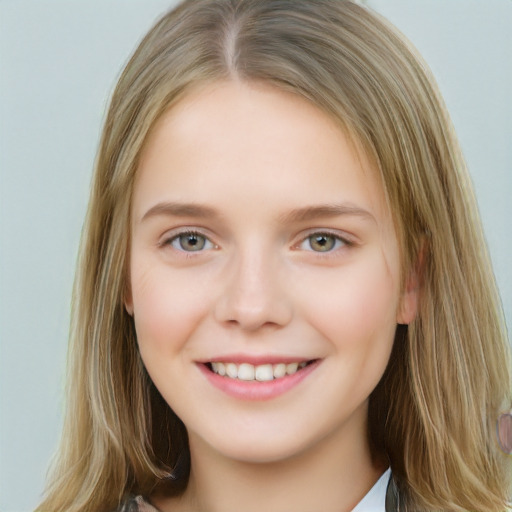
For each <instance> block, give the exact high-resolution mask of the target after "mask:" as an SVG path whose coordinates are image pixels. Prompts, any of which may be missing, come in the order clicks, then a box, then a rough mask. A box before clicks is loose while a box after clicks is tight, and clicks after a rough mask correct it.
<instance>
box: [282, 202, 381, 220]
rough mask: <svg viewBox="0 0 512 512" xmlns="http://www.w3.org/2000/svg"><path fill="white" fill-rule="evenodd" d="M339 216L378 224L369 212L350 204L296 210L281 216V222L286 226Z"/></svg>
mask: <svg viewBox="0 0 512 512" xmlns="http://www.w3.org/2000/svg"><path fill="white" fill-rule="evenodd" d="M339 216H351V217H361V218H363V219H365V220H372V221H374V222H377V221H376V219H375V217H374V216H373V215H372V214H371V213H370V212H369V211H368V210H365V209H363V208H359V207H358V206H355V205H352V204H350V203H347V204H322V205H313V206H305V207H303V208H296V209H293V210H291V211H289V212H287V213H285V214H283V215H281V216H279V220H280V221H281V222H283V223H285V224H286V223H292V222H305V221H310V220H315V219H320V218H332V217H339Z"/></svg>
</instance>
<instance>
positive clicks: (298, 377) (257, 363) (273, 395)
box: [126, 82, 414, 462]
mask: <svg viewBox="0 0 512 512" xmlns="http://www.w3.org/2000/svg"><path fill="white" fill-rule="evenodd" d="M376 176H377V174H376V172H375V170H374V169H372V168H371V166H370V165H369V163H368V162H367V161H366V159H365V158H364V157H362V156H360V155H358V153H356V152H355V150H354V149H353V147H352V146H351V145H350V144H349V142H348V140H347V138H346V137H345V136H344V134H343V132H342V131H341V130H340V129H339V128H338V127H337V125H336V124H335V123H334V121H332V120H331V119H330V117H329V116H327V115H326V114H325V113H323V112H322V111H320V110H319V109H318V108H317V107H315V106H313V105H311V104H310V103H308V102H307V101H306V100H304V99H302V98H300V97H298V96H296V95H293V94H291V93H287V92H283V91H279V90H277V89H275V88H272V87H271V86H269V85H261V84H259V85H256V84H243V83H239V82H237V83H235V82H227V83H218V84H216V85H210V86H207V87H205V88H203V89H200V90H195V91H193V92H191V93H189V95H188V96H187V97H186V98H185V99H183V100H181V102H180V103H178V104H177V105H176V106H174V107H173V108H172V109H171V110H170V111H169V112H167V113H166V114H165V115H164V116H163V117H162V118H161V119H160V120H159V122H158V123H157V124H156V126H155V127H154V129H153V130H152V132H151V134H150V136H149V140H148V142H147V144H146V146H145V149H144V151H143V154H142V157H141V160H140V166H139V169H138V174H137V179H136V182H135V185H134V196H133V204H132V246H131V262H130V280H131V281H130V284H131V292H130V296H129V297H127V300H126V307H127V310H128V311H129V312H130V313H131V314H133V316H134V320H135V326H136V331H137V338H138V343H139V347H140V353H141V356H142V359H143V361H144V364H145V366H146V368H147V370H148V372H149V375H150V376H151V379H152V380H153V382H154V383H155V385H156V387H157V388H158V389H159V391H160V392H161V394H162V396H163V397H164V398H165V400H166V401H167V403H168V404H169V405H170V406H171V407H172V409H173V410H174V411H175V412H176V414H177V415H178V416H179V417H180V418H181V419H182V420H183V422H184V424H185V426H186V428H187V430H188V432H189V437H190V443H191V449H192V448H193V446H200V445H203V446H208V448H209V449H212V450H214V451H215V452H216V453H218V454H220V455H221V456H224V457H229V458H233V459H237V460H245V461H255V462H263V461H275V460H280V459H284V458H287V457H291V456H293V455H296V454H298V453H301V452H303V451H305V450H308V449H312V448H314V447H315V446H318V445H319V443H322V442H324V441H325V439H336V438H342V437H344V438H346V437H347V435H348V433H352V434H350V435H355V434H354V433H359V434H358V435H360V436H364V435H365V434H364V428H365V422H366V414H367V401H368V396H369V394H370V393H371V391H372V390H373V389H374V387H375V386H376V384H377V383H378V381H379V379H380V377H381V376H382V374H383V372H384V369H385V367H386V364H387V362H388V358H389V354H390V351H391V348H392V343H393V337H394V333H395V329H396V324H397V322H399V323H407V321H408V320H409V319H410V318H409V317H410V316H411V315H412V314H413V313H412V312H413V309H414V298H413V294H412V293H405V294H403V295H402V294H401V293H400V261H399V253H398V246H397V240H396V234H395V231H394V228H393V223H392V220H391V215H390V213H389V212H388V211H387V209H386V206H385V201H384V196H383V191H382V187H381V185H380V182H379V181H378V179H377V177H376Z"/></svg>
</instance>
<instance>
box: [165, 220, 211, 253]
mask: <svg viewBox="0 0 512 512" xmlns="http://www.w3.org/2000/svg"><path fill="white" fill-rule="evenodd" d="M204 231H205V230H203V229H201V228H198V227H195V226H194V227H192V226H182V227H179V228H175V229H172V230H170V231H166V232H165V234H164V235H162V236H161V237H160V239H159V242H158V246H159V247H172V248H173V249H174V250H175V251H177V252H182V253H187V254H193V253H194V252H197V253H201V252H205V251H206V250H211V249H217V248H218V245H217V244H216V243H215V242H214V241H213V240H212V237H211V235H208V234H206V233H205V232H204ZM183 235H197V236H200V237H203V238H204V239H206V241H207V242H209V243H210V244H211V247H208V248H203V249H201V250H198V251H184V250H182V249H177V248H175V247H173V245H172V242H173V241H174V240H176V239H177V238H179V237H180V236H183Z"/></svg>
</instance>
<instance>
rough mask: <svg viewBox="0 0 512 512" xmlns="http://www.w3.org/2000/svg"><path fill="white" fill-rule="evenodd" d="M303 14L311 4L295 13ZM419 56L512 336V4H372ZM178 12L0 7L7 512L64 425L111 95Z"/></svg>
mask: <svg viewBox="0 0 512 512" xmlns="http://www.w3.org/2000/svg"><path fill="white" fill-rule="evenodd" d="M300 1H305V0H300ZM367 3H368V4H369V5H370V6H372V7H374V8H375V9H376V10H378V11H379V12H381V13H382V14H384V15H385V16H387V17H388V18H389V19H390V20H391V21H392V22H394V23H395V24H396V25H397V26H398V27H399V28H400V29H401V30H402V31H403V32H404V33H405V34H406V35H407V36H408V37H409V38H410V39H411V40H412V41H413V43H414V44H415V45H416V46H417V48H418V49H419V50H420V52H421V53H422V54H423V56H424V57H425V59H426V60H427V62H428V63H429V65H430V66H431V68H432V70H433V72H434V74H435V76H436V77H437V79H438V81H439V84H440V87H441V90H442V92H443V94H444V96H445V99H446V102H447V104H448V108H449V111H450V113H451V115H452V118H453V122H454V124H455V127H456V129H457V132H458V134H459V137H460V140H461V144H462V147H463V150H464V153H465V155H466V158H467V161H468V164H469V168H470V171H471V174H472V177H473V180H474V184H475V187H476V192H477V197H478V200H479V204H480V209H481V214H482V217H483V221H484V226H485V229H486V234H487V238H488V242H489V246H490V250H491V255H492V259H493V262H494V266H495V272H496V276H497V279H498V283H499V286H500V290H501V294H502V298H503V304H504V308H505V312H506V316H507V321H508V324H509V325H512V257H511V254H512V236H511V235H512V229H511V220H512V219H511V217H512V206H511V197H512V100H511V94H510V91H512V1H511V0H369V1H368V2H367ZM171 5H173V2H172V0H124V1H122V0H102V1H100V0H96V1H92V0H87V1H85V0H80V1H75V0H62V1H60V2H57V1H47V0H0V236H1V238H0V406H1V410H0V510H1V511H2V512H15V511H20V512H26V511H29V510H31V509H33V508H34V507H35V505H36V503H37V502H38V499H39V496H40V493H41V491H42V489H43V480H44V474H45V471H46V467H47V464H48V461H49V459H50V456H51V454H52V452H53V451H54V449H55V447H56V443H57V440H58V436H59V431H60V425H61V418H62V405H63V404H62V399H63V391H64V372H65V365H64V363H65V353H66V344H67V331H68V322H69V304H70V295H71V285H72V279H73V273H74V265H75V258H76V254H77V248H78V241H79V235H80V229H81V224H82V220H83V216H84V213H85V208H86V203H87V197H88V189H89V183H90V178H91V169H92V165H93V160H94V156H95V151H96V145H97V142H98V138H99V133H100V127H101V123H102V120H103V117H104V113H105V109H106V105H107V102H108V98H109V95H110V94H111V92H112V89H113V85H114V83H115V80H116V78H117V77H118V76H119V73H120V70H121V68H122V66H123V64H124V63H125V62H126V60H127V58H128V56H129V55H130V53H131V52H132V51H133V49H134V48H135V46H136V44H137V42H138V41H140V39H141V36H142V35H143V34H144V32H145V31H146V30H147V29H148V28H149V27H150V26H151V25H152V23H153V22H154V21H155V20H156V18H157V17H158V16H159V15H160V14H162V13H163V12H164V11H165V10H167V9H168V8H169V7H170V6H171Z"/></svg>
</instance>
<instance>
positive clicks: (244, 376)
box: [205, 359, 317, 382]
mask: <svg viewBox="0 0 512 512" xmlns="http://www.w3.org/2000/svg"><path fill="white" fill-rule="evenodd" d="M316 361H317V359H311V360H309V361H304V360H302V361H290V362H288V363H284V362H281V363H275V364H270V363H266V364H259V365H253V364H251V363H234V362H229V361H215V362H208V363H205V366H206V368H207V369H208V370H209V371H210V372H212V373H214V374H216V375H219V376H221V377H225V378H227V379H233V380H238V381H245V382H251V381H255V382H269V381H273V380H279V379H283V378H285V377H287V376H291V375H295V374H296V373H299V372H301V371H302V370H304V369H305V368H306V367H308V366H310V365H312V364H313V363H315V362H316Z"/></svg>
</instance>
